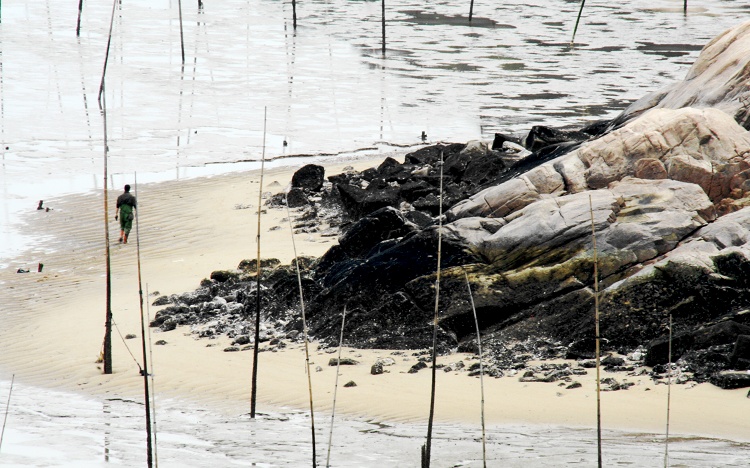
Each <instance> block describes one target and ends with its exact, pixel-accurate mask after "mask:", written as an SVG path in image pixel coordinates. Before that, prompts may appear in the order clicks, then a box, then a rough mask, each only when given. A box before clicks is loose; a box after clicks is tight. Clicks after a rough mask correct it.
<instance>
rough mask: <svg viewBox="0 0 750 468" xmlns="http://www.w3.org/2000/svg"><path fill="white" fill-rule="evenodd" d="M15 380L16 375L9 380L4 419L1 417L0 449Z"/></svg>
mask: <svg viewBox="0 0 750 468" xmlns="http://www.w3.org/2000/svg"><path fill="white" fill-rule="evenodd" d="M15 380H16V374H13V376H12V377H11V378H10V389H9V390H8V402H7V403H6V404H5V417H3V430H2V431H0V449H2V448H3V437H4V436H5V424H6V423H7V422H8V411H9V410H10V395H11V394H12V393H13V382H14V381H15Z"/></svg>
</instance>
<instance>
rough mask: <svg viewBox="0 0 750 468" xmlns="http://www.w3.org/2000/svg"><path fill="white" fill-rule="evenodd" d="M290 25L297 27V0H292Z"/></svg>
mask: <svg viewBox="0 0 750 468" xmlns="http://www.w3.org/2000/svg"><path fill="white" fill-rule="evenodd" d="M292 26H293V27H294V29H297V0H292Z"/></svg>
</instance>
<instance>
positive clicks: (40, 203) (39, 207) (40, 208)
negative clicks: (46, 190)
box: [36, 200, 44, 210]
mask: <svg viewBox="0 0 750 468" xmlns="http://www.w3.org/2000/svg"><path fill="white" fill-rule="evenodd" d="M43 203H44V200H39V206H37V207H36V209H37V210H43V209H44V208H42V204H43Z"/></svg>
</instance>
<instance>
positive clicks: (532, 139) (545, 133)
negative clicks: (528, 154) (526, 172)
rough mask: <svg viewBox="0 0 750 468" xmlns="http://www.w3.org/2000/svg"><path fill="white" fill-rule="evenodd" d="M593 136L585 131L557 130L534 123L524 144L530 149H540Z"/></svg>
mask: <svg viewBox="0 0 750 468" xmlns="http://www.w3.org/2000/svg"><path fill="white" fill-rule="evenodd" d="M589 138H591V135H590V134H588V133H583V132H576V131H573V132H570V131H565V130H557V129H554V128H551V127H545V126H543V125H534V126H533V127H531V130H530V131H529V134H528V135H527V136H526V138H525V139H524V146H525V147H526V149H528V150H529V151H539V150H540V149H542V148H545V147H548V146H551V145H559V144H560V143H568V142H576V143H579V142H582V141H586V140H588V139H589Z"/></svg>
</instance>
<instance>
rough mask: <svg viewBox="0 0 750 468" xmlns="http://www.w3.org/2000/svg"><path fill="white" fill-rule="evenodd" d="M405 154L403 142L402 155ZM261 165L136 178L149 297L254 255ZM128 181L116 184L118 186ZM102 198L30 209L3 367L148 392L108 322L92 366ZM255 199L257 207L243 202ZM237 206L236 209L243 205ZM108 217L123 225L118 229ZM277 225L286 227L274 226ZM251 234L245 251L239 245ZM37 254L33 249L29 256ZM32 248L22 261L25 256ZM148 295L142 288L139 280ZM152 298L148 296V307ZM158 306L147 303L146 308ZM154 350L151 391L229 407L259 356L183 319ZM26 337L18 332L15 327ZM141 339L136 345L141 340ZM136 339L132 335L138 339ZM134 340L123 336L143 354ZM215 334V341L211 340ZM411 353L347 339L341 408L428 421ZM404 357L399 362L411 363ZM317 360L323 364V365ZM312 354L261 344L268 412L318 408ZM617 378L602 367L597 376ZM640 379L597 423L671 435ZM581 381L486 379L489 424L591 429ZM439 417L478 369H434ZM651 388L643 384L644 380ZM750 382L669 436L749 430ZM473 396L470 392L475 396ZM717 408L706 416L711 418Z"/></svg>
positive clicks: (131, 314) (334, 167)
mask: <svg viewBox="0 0 750 468" xmlns="http://www.w3.org/2000/svg"><path fill="white" fill-rule="evenodd" d="M401 156H403V154H401ZM384 157H385V155H382V154H379V155H377V156H373V157H372V158H364V159H360V160H356V161H353V160H348V161H345V162H341V163H337V164H326V165H325V167H326V175H332V174H336V173H338V172H341V169H343V167H345V166H350V165H351V166H354V167H355V168H357V167H358V168H366V167H372V166H377V165H378V164H379V163H380V162H382V159H383V158H384ZM295 170H296V168H278V169H271V170H269V171H267V172H266V174H264V184H265V187H264V191H271V192H273V193H276V192H278V191H280V190H282V189H283V187H284V186H286V185H287V183H288V182H289V181H290V180H291V175H292V174H293V172H294V171H295ZM257 176H258V171H250V172H234V173H228V174H224V175H218V176H212V177H205V178H196V179H190V180H184V181H176V182H175V181H173V182H160V183H148V184H140V187H139V188H140V190H139V193H138V196H139V206H140V207H141V209H142V210H143V213H142V215H143V217H142V219H141V223H142V225H141V232H140V236H139V237H140V241H141V262H142V270H143V286H144V287H145V288H147V290H148V293H149V294H150V295H149V296H148V297H144V301H145V302H146V303H149V304H150V302H152V301H153V299H154V298H155V297H156V292H157V291H158V293H159V294H167V295H168V294H180V293H183V292H186V291H192V290H194V289H195V288H196V287H197V286H198V284H199V282H200V280H201V278H205V277H208V275H210V273H211V271H214V270H219V269H234V268H235V267H236V266H237V264H239V262H240V261H241V260H242V259H245V258H255V248H256V247H255V246H256V244H255V234H256V223H257V216H256V215H255V210H254V209H253V208H257V207H255V206H254V203H257V194H258V192H257V184H258V178H257ZM118 193H119V191H113V192H111V196H116V195H117V194H118ZM101 198H102V197H101V194H97V195H94V196H92V195H91V194H80V195H74V196H70V197H67V198H65V199H62V198H61V199H50V201H49V203H50V205H49V206H51V207H52V208H53V210H52V211H50V212H44V213H41V212H40V213H30V214H28V216H26V218H27V219H28V222H27V226H28V227H29V228H32V229H37V230H39V231H40V232H44V235H45V236H49V237H48V238H47V240H46V245H42V246H37V247H35V248H33V249H31V250H30V251H28V252H27V253H26V254H25V256H24V257H23V258H18V259H15V260H13V263H11V265H10V266H9V267H7V268H4V269H3V270H0V274H2V275H3V280H2V286H3V288H4V289H6V291H7V292H8V295H7V297H8V299H7V303H13V304H15V305H16V307H17V308H18V311H17V312H16V311H10V312H9V311H7V310H6V312H5V313H4V315H5V317H3V323H4V324H7V325H6V326H4V327H3V329H2V330H0V342H2V343H3V348H4V352H3V353H2V355H1V356H0V372H1V373H2V374H7V375H8V376H9V375H10V374H11V373H15V374H16V379H17V380H18V381H20V382H23V383H24V384H27V385H34V386H39V387H42V388H54V389H61V390H66V391H75V392H83V393H85V394H88V395H92V396H95V397H111V396H118V397H132V398H141V397H142V396H141V395H142V387H141V386H142V379H141V378H140V376H139V375H138V368H137V366H136V365H135V363H134V362H133V359H132V358H131V357H130V356H129V353H128V350H127V349H126V347H125V344H124V343H126V342H128V340H121V339H120V336H119V335H118V333H117V329H116V330H113V335H112V343H113V355H114V357H113V360H114V374H112V375H110V376H104V375H102V374H101V371H100V369H99V368H98V365H97V364H95V363H94V361H95V359H96V357H97V354H98V351H99V346H100V341H99V340H101V338H102V337H103V319H104V276H103V275H104V272H103V270H104V261H103V251H104V248H103V245H101V244H102V242H101V237H103V236H102V234H103V232H102V231H103V230H102V229H101V214H100V213H101V207H102V199H101ZM248 204H249V205H251V206H250V207H249V208H248V207H246V205H248ZM238 207H239V208H238ZM110 211H111V213H110V214H109V217H108V218H109V219H110V221H111V222H112V223H113V224H111V225H110V241H113V240H114V239H116V233H115V232H114V229H116V225H114V221H113V214H114V207H113V206H111V207H110ZM285 216H286V211H282V210H274V209H268V211H267V213H266V214H264V215H263V221H262V232H261V248H262V252H263V255H262V257H263V258H271V257H275V258H279V260H281V261H282V263H284V264H288V263H289V262H290V261H291V260H292V258H293V253H292V250H291V237H290V235H289V233H288V229H287V226H288V224H287V223H286V221H283V219H284V218H285ZM113 226H114V227H113ZM274 226H280V229H277V230H274V231H271V230H270V229H271V228H272V227H274ZM134 234H135V227H134V232H133V233H131V243H129V244H128V245H117V244H116V241H115V243H114V245H113V246H112V279H113V299H112V310H113V315H114V319H115V322H116V323H117V325H118V329H119V330H120V333H121V334H122V335H123V336H124V335H126V334H128V333H135V334H138V333H139V330H140V317H139V304H138V284H137V276H136V258H135V251H136V244H135V242H134V241H135V239H136V237H135V236H134ZM295 242H296V243H297V249H298V254H299V255H313V256H320V255H321V254H322V253H323V252H325V251H326V250H327V249H328V248H329V247H330V246H331V245H334V243H335V242H336V240H335V239H334V238H323V237H321V236H319V235H308V234H305V235H297V236H296V237H295ZM242 245H244V246H246V247H247V249H246V251H247V255H242V254H241V253H239V252H238V248H237V246H242ZM35 256H38V257H35ZM37 258H38V259H39V260H38V261H40V262H41V263H44V264H45V267H44V270H43V272H42V273H34V272H32V273H28V274H17V273H15V270H16V269H17V268H18V267H20V266H21V265H22V264H24V265H26V266H28V265H31V264H33V265H36V263H37V260H36V259H37ZM24 260H25V262H26V263H24ZM144 296H145V292H144ZM149 309H150V307H149ZM151 315H152V316H153V310H151ZM150 332H151V340H152V342H155V341H156V340H160V339H163V340H165V341H167V344H166V345H163V346H153V354H154V362H153V363H152V364H151V365H152V366H153V367H152V370H153V372H154V374H155V376H156V378H157V385H156V387H157V392H158V393H157V398H164V397H165V396H166V397H168V398H177V399H185V400H188V401H192V402H195V403H199V404H203V405H207V406H210V407H212V408H214V409H216V410H217V411H221V412H222V413H225V414H236V413H237V412H238V411H239V412H246V410H247V408H246V407H244V406H243V405H244V404H245V403H247V406H248V407H249V391H250V390H249V385H250V372H251V355H252V353H246V352H238V353H226V352H223V349H224V348H225V347H226V346H228V345H229V342H230V341H231V340H229V339H228V338H225V337H222V338H218V339H215V340H209V339H201V340H195V339H194V338H193V337H192V336H186V335H185V333H186V332H187V330H186V329H185V328H184V327H179V328H178V329H176V330H174V331H171V332H159V333H156V332H154V330H150ZM18 337H23V339H18ZM131 343H132V345H131ZM136 343H138V344H137V345H136ZM139 343H140V340H131V341H130V342H129V343H128V347H129V348H131V351H133V354H134V355H135V357H136V358H137V357H138V356H139V355H140V351H139V350H140V344H139ZM214 343H216V345H215V346H210V347H209V346H207V345H209V344H214ZM316 348H317V346H316V344H315V343H313V344H312V348H311V349H312V350H313V353H312V356H311V361H312V365H311V368H312V369H313V370H314V373H313V374H312V377H313V385H314V389H313V393H314V395H315V406H316V412H317V411H323V412H326V411H330V408H331V401H330V399H331V396H332V393H333V382H334V378H335V371H334V369H335V367H329V366H328V360H329V359H330V358H331V357H335V355H334V354H329V353H326V352H325V351H319V350H317V349H316ZM413 352H414V351H404V352H403V353H402V354H395V355H394V354H392V353H393V352H392V351H391V350H351V349H346V350H345V352H344V353H343V356H349V357H353V358H354V359H357V360H358V361H360V364H359V365H356V366H342V368H341V377H340V379H339V387H343V385H344V383H346V382H348V381H349V380H353V381H355V382H356V383H357V386H356V387H353V388H339V390H338V400H339V401H338V402H337V413H338V414H340V415H346V416H345V417H353V418H364V419H369V420H379V421H388V422H395V423H399V422H409V423H414V422H422V421H423V420H426V418H427V411H428V407H427V404H428V396H429V369H425V370H422V371H421V372H419V373H417V374H408V373H407V370H408V368H409V367H410V366H411V365H412V364H414V363H415V362H416V358H415V357H414V356H412V353H413ZM377 357H393V358H394V359H395V361H396V364H395V365H394V366H389V367H388V368H386V369H387V370H388V371H389V372H387V373H385V374H382V375H370V372H369V370H370V365H372V364H373V363H374V362H375V359H376V358H377ZM407 358H408V360H404V359H407ZM459 359H461V360H464V361H465V362H466V363H467V364H470V363H471V361H472V359H471V356H468V355H462V354H452V355H450V356H445V357H441V359H440V361H439V362H445V363H450V362H455V361H457V360H459ZM318 366H319V367H320V368H321V371H315V370H316V368H317V367H318ZM304 367H305V364H304V357H303V353H302V348H301V345H300V344H294V345H290V346H289V347H288V348H287V349H285V350H283V351H280V352H273V353H272V352H266V353H261V354H260V358H259V373H260V376H259V398H258V402H259V408H260V409H261V410H263V409H264V408H265V407H269V408H295V409H304V408H306V407H307V408H309V401H308V400H307V398H308V395H307V383H306V375H305V372H304V370H305V369H304ZM610 375H612V376H614V374H609V373H604V374H603V375H602V377H607V376H610ZM616 378H617V379H618V380H621V379H623V378H625V379H627V380H629V381H632V382H635V383H636V385H635V386H633V387H632V388H631V389H629V390H625V391H618V392H606V393H603V394H602V417H603V420H602V423H603V427H604V428H605V429H607V430H618V431H639V432H642V431H646V432H649V433H654V434H658V433H660V432H662V431H663V429H664V423H665V416H666V390H667V389H666V386H664V385H654V384H653V383H652V382H651V381H650V379H649V378H648V377H647V376H644V377H639V378H635V377H623V376H621V375H617V376H616ZM579 380H580V381H581V383H582V384H583V387H582V388H578V389H572V390H566V389H565V388H564V387H560V386H558V385H557V384H553V383H549V384H545V383H521V382H519V381H518V376H515V377H510V376H506V377H502V378H499V379H495V378H486V379H485V385H486V388H485V394H486V397H485V398H486V400H487V408H486V412H487V422H488V424H489V425H498V424H534V425H562V426H569V427H586V428H590V427H592V426H593V427H595V425H596V420H595V417H596V414H595V410H596V408H595V399H596V395H595V382H594V378H593V376H592V374H589V375H588V376H582V377H580V379H579ZM437 382H438V390H437V398H438V400H437V402H436V420H437V421H439V422H451V423H461V424H472V425H473V424H477V425H478V424H479V417H480V416H479V415H480V413H479V404H480V403H479V379H477V378H469V377H467V376H466V374H462V373H453V372H451V373H445V372H442V371H441V372H439V374H438V378H437ZM646 388H649V390H646ZM745 393H746V389H740V390H721V389H719V388H717V387H713V386H711V385H710V384H700V385H697V386H695V387H692V388H687V387H686V386H684V385H675V386H673V388H672V413H671V421H670V434H671V435H673V436H678V435H679V434H684V435H686V436H695V435H700V436H703V437H712V438H714V437H718V438H726V439H729V440H736V441H745V442H748V441H750V422H747V421H745V419H746V418H744V419H743V418H742V417H741V414H743V411H742V407H743V406H744V405H747V404H748V403H747V402H748V399H747V398H746V397H745ZM471 395H475V396H471ZM709 413H710V414H709Z"/></svg>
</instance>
